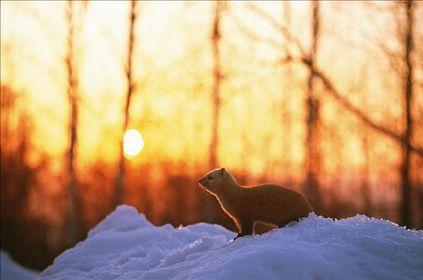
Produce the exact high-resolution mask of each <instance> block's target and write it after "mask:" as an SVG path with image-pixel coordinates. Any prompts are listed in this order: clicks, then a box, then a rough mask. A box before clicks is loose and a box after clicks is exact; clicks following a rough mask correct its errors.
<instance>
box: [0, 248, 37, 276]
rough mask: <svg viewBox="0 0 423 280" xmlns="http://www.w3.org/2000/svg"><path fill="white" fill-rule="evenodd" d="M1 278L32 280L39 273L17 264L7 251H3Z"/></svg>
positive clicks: (0, 267) (0, 268)
mask: <svg viewBox="0 0 423 280" xmlns="http://www.w3.org/2000/svg"><path fill="white" fill-rule="evenodd" d="M0 254H1V265H0V276H1V280H30V279H35V278H36V277H37V276H38V273H37V272H35V271H32V270H30V269H27V268H24V267H22V266H20V265H19V264H17V263H15V262H14V261H13V260H12V259H11V258H10V256H9V254H7V253H6V252H5V251H3V250H1V252H0Z"/></svg>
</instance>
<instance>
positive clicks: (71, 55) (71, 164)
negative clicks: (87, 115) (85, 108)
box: [65, 0, 79, 244]
mask: <svg viewBox="0 0 423 280" xmlns="http://www.w3.org/2000/svg"><path fill="white" fill-rule="evenodd" d="M74 3H75V2H73V1H71V0H68V2H67V10H66V22H67V27H68V33H67V51H66V56H65V63H66V71H67V97H68V102H69V138H70V139H69V150H68V168H69V192H70V196H69V198H70V209H69V217H68V231H69V237H68V239H69V240H68V242H69V243H70V244H75V243H76V241H77V238H78V222H77V213H76V211H77V209H78V181H77V178H76V162H75V153H76V145H77V139H78V135H77V133H78V109H79V108H78V78H77V75H76V66H75V24H74V18H75V15H74Z"/></svg>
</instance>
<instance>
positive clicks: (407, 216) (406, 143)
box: [400, 0, 414, 228]
mask: <svg viewBox="0 0 423 280" xmlns="http://www.w3.org/2000/svg"><path fill="white" fill-rule="evenodd" d="M404 5H405V9H406V30H405V31H406V33H405V38H404V45H405V52H404V62H405V65H406V68H405V69H406V70H405V71H406V72H405V75H404V99H403V100H404V106H405V107H404V118H405V129H404V134H403V142H402V146H401V161H402V163H401V168H400V173H401V191H402V201H401V223H402V224H403V225H404V226H406V227H408V228H409V227H411V226H412V221H411V205H410V204H411V197H410V193H411V182H410V154H411V149H410V146H411V144H410V142H411V139H412V133H413V119H412V115H411V104H412V98H413V77H414V68H413V62H412V58H411V54H412V52H413V43H414V42H413V28H414V15H413V11H414V9H413V1H412V0H408V1H406V2H404Z"/></svg>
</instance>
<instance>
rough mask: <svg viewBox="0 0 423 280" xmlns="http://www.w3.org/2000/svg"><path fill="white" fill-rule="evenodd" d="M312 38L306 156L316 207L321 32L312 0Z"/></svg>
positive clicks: (316, 6) (311, 196)
mask: <svg viewBox="0 0 423 280" xmlns="http://www.w3.org/2000/svg"><path fill="white" fill-rule="evenodd" d="M311 7H312V26H311V27H312V40H311V49H310V54H309V56H308V60H309V63H308V64H307V66H308V70H309V76H308V80H307V99H306V108H307V120H306V127H307V136H306V137H307V138H306V146H305V154H306V156H305V158H306V162H305V163H306V178H305V184H304V185H305V186H304V187H305V193H306V195H307V196H308V198H309V199H310V201H311V203H312V204H313V205H314V207H318V206H319V205H320V195H319V193H320V191H319V178H318V176H319V166H320V152H319V145H318V137H319V132H318V129H319V128H318V126H319V119H320V117H319V99H318V97H317V94H316V87H315V65H316V58H317V47H318V43H319V32H320V13H319V8H320V3H319V1H312V2H311Z"/></svg>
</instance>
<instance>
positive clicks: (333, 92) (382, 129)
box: [302, 59, 423, 157]
mask: <svg viewBox="0 0 423 280" xmlns="http://www.w3.org/2000/svg"><path fill="white" fill-rule="evenodd" d="M302 62H303V63H304V64H308V63H309V61H308V60H306V59H303V60H302ZM314 70H315V75H316V77H318V78H319V79H320V80H321V81H322V83H323V85H324V86H325V88H326V89H327V90H328V93H329V94H330V95H331V96H332V97H333V98H335V99H336V101H338V103H339V104H340V105H341V106H342V107H344V108H345V109H346V110H347V111H349V112H351V113H353V114H354V115H355V116H356V117H357V118H358V119H359V120H361V121H362V122H363V123H365V124H366V125H367V126H369V127H371V128H372V129H374V130H376V131H377V132H379V133H381V134H383V135H385V136H388V137H389V138H391V139H393V140H395V141H397V142H398V143H400V144H404V143H403V142H404V139H403V137H402V136H401V134H399V133H397V132H394V131H392V130H391V129H389V128H387V127H384V126H382V125H380V124H377V123H376V122H375V121H374V120H372V119H370V118H369V117H368V116H366V114H364V113H363V112H362V111H361V110H360V109H358V108H357V107H356V106H354V105H353V104H352V103H351V102H350V101H349V100H348V99H347V98H345V97H344V96H343V95H342V94H341V93H340V92H339V91H338V90H337V89H336V87H335V86H334V85H333V83H332V82H331V81H330V80H329V78H328V77H327V76H326V75H325V74H324V73H323V72H322V71H321V70H320V69H318V68H315V69H314ZM408 146H409V148H410V149H411V150H412V151H413V152H415V153H416V154H418V155H419V156H421V157H423V148H422V147H419V146H415V145H412V144H411V143H408Z"/></svg>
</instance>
